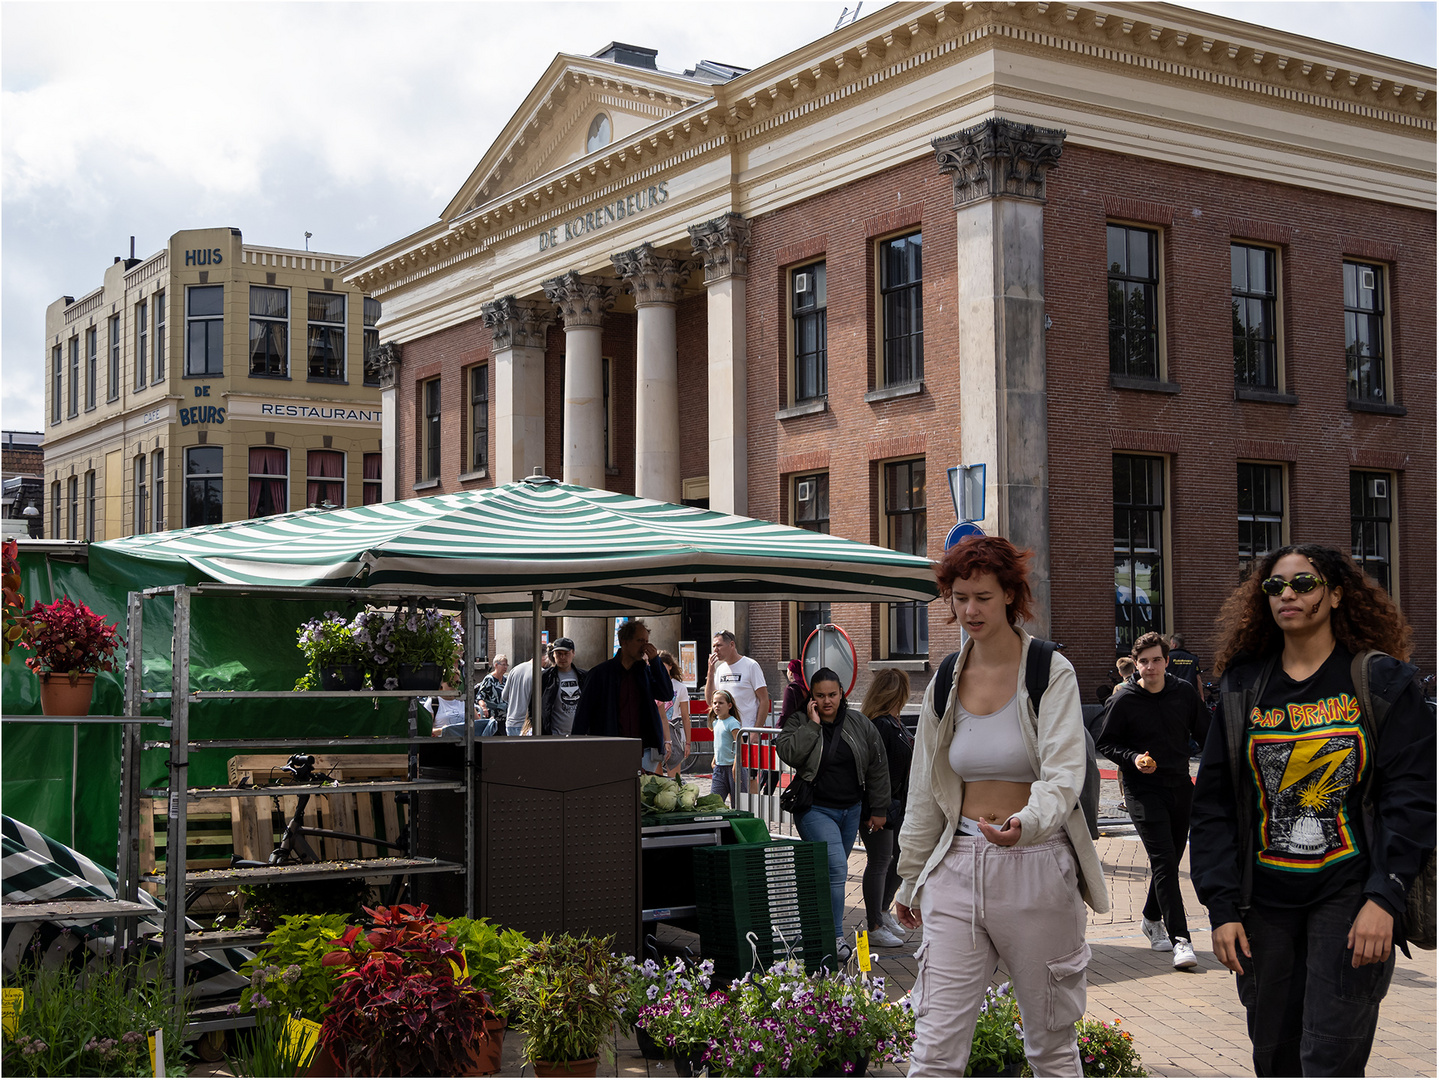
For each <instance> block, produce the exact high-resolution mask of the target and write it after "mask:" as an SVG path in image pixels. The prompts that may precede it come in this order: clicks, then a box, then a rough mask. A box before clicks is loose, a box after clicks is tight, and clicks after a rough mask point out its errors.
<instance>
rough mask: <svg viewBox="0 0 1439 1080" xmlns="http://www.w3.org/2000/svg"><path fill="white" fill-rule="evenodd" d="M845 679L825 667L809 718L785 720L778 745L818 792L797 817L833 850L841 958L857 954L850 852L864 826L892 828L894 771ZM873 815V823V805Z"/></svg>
mask: <svg viewBox="0 0 1439 1080" xmlns="http://www.w3.org/2000/svg"><path fill="white" fill-rule="evenodd" d="M842 685H843V684H841V683H840V681H839V676H838V675H836V674H835V673H834V672H833V671H831V670H830V669H829V668H820V669H819V670H818V671H816V672H815V673H814V677H813V678H811V679H810V681H809V689H810V700H809V704H808V705H807V706H806V707H805V710H804V711H803V712H796V713H794V714H792V715H791V716H788V717H786V718H785V722H784V729H783V730H782V731H780V733H779V738H778V739H776V740H775V743H776V748H777V749H778V751H779V756H780V758H781V759H783V760H784V761H786V762H788V763H789V764H790V765H792V766H794V768H795V769H796V770H798V772H799V777H800V779H802V780H805V781H808V782H809V783H810V784H811V785H812V786H813V792H814V801H813V802H812V803H811V805H810V807H809V809H808V810H805V811H803V812H801V813H798V814H796V815H795V822H794V824H795V828H796V829H797V830H799V835H800V838H801V839H803V840H811V841H821V840H822V841H824V842H825V843H826V844H828V845H829V892H830V908H831V910H832V911H833V913H834V926H835V935H836V941H835V950H836V956H837V958H838V959H845V958H847V956H848V954H849V952H850V951H851V950H850V949H849V948H848V946H847V945H846V943H845V940H844V885H845V881H846V880H847V879H848V877H849V850H850V848H852V847H854V838H855V834H856V833H858V832H859V828H860V821H861V819H864V824H865V826H866V828H869V829H882V828H884V822H885V818H886V817H887V816H888V814H889V767H888V765H887V764H886V763H885V760H884V744H883V743H882V742H880V739H879V732H878V731H876V730H875V726H874V725H873V724H871V723H870V722H869V721H868V720H866V719H865V718H864V717H863V716H862V715H861V714H860V713H858V712H855V711H854V710H853V709H850V708H849V703H848V702H847V701H846V700H845V696H844V691H843V690H842V689H841V686H842ZM866 806H867V807H868V808H869V815H868V817H865V807H866Z"/></svg>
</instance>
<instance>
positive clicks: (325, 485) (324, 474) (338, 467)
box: [305, 450, 345, 506]
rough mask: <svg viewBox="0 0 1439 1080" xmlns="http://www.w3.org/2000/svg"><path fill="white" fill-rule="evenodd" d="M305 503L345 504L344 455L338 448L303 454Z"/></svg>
mask: <svg viewBox="0 0 1439 1080" xmlns="http://www.w3.org/2000/svg"><path fill="white" fill-rule="evenodd" d="M305 505H306V506H344V505H345V455H344V454H343V453H341V452H340V451H339V450H311V451H309V452H308V453H307V454H306V455H305Z"/></svg>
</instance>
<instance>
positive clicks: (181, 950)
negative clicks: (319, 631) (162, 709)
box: [165, 585, 192, 1004]
mask: <svg viewBox="0 0 1439 1080" xmlns="http://www.w3.org/2000/svg"><path fill="white" fill-rule="evenodd" d="M191 592H192V590H191V589H190V588H189V587H188V586H185V585H178V586H176V587H175V635H174V637H173V638H171V639H170V665H171V668H170V793H169V794H170V798H169V807H168V812H167V818H166V822H167V826H166V827H167V832H166V838H165V950H166V953H167V955H168V958H169V960H170V964H171V973H172V974H173V976H174V980H175V1001H176V1002H177V1004H178V1003H179V1002H180V1001H181V1000H182V998H183V996H184V993H185V848H186V843H185V817H186V813H187V812H188V810H189V797H188V796H189V791H188V788H189V785H190V749H189V747H190V594H191Z"/></svg>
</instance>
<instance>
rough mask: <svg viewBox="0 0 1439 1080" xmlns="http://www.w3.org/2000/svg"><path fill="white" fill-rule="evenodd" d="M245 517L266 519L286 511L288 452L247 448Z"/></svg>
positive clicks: (256, 447) (288, 504)
mask: <svg viewBox="0 0 1439 1080" xmlns="http://www.w3.org/2000/svg"><path fill="white" fill-rule="evenodd" d="M249 479H250V491H249V496H250V505H249V516H250V517H252V518H254V517H269V516H270V515H271V514H283V513H285V512H286V511H288V510H289V509H290V451H288V450H286V449H285V448H284V447H283V446H252V447H250V475H249Z"/></svg>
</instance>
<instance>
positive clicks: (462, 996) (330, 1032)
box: [320, 904, 498, 1076]
mask: <svg viewBox="0 0 1439 1080" xmlns="http://www.w3.org/2000/svg"><path fill="white" fill-rule="evenodd" d="M426 910H427V909H426V908H425V906H424V905H423V904H422V905H420V906H419V907H414V906H412V905H410V904H397V905H395V906H393V907H388V908H367V909H366V913H367V914H368V915H369V916H370V917H371V918H372V919H374V922H375V925H374V928H373V929H372V930H370V931H369V932H368V933H366V934H363V935H362V934H361V932H360V928H359V927H356V926H352V927H350V929H348V930H347V931H345V933H344V935H343V936H341V937H340V938H339V939H338V940H336V941H335V942H334V944H335V945H336V946H338V948H337V949H336V950H335V951H334V952H332V953H330V954H329V955H327V956H326V957H325V960H324V962H325V963H326V964H327V965H329V966H332V967H335V968H338V969H339V970H340V971H341V975H340V980H341V985H340V988H339V989H338V990H337V991H336V992H335V997H334V999H333V1000H332V1001H331V1002H330V1008H329V1011H328V1012H327V1013H326V1014H325V1019H324V1022H323V1023H322V1025H321V1028H320V1040H321V1041H322V1042H323V1043H324V1045H325V1048H326V1049H328V1050H329V1051H330V1055H331V1056H332V1057H333V1058H334V1059H335V1064H336V1065H338V1066H339V1067H340V1069H341V1071H342V1072H343V1074H344V1075H347V1076H355V1075H359V1076H461V1075H464V1074H465V1073H466V1072H469V1071H471V1070H473V1069H475V1068H476V1067H477V1066H478V1063H479V1061H480V1055H479V1050H480V1048H481V1046H482V1044H484V1043H485V1042H487V1040H488V1039H489V1034H488V1033H487V1032H486V1031H485V1028H484V1025H485V1022H486V1021H494V1020H498V1017H497V1016H496V1015H495V1011H494V1010H493V1009H492V1008H491V1007H490V1001H489V995H488V994H486V993H485V992H484V991H483V990H481V989H479V988H477V987H475V986H474V985H473V984H472V983H471V982H470V980H469V976H468V973H467V972H466V970H465V967H464V953H462V952H461V951H460V949H459V947H458V946H457V945H456V943H455V939H454V936H453V935H452V934H451V933H450V932H449V931H448V930H447V928H446V927H445V926H444V924H442V923H438V922H436V921H435V920H434V919H432V918H430V917H429V916H428V915H427V914H426Z"/></svg>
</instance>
